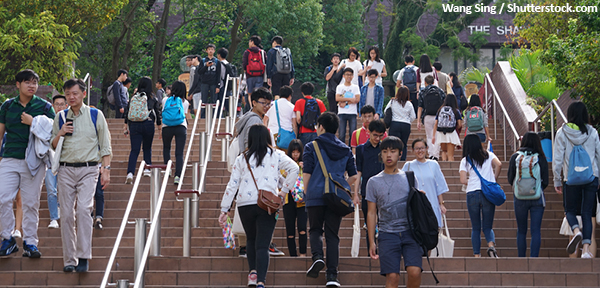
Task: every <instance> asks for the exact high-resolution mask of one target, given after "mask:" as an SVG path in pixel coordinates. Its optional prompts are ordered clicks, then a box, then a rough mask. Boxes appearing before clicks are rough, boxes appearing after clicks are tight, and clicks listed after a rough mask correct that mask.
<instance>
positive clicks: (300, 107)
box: [294, 96, 327, 133]
mask: <svg viewBox="0 0 600 288" xmlns="http://www.w3.org/2000/svg"><path fill="white" fill-rule="evenodd" d="M305 98H306V99H312V98H313V97H312V96H306V97H305ZM305 104H306V100H304V98H302V99H299V100H298V101H296V104H295V105H294V112H296V111H300V116H303V115H304V106H305ZM317 104H318V105H319V110H321V113H324V112H325V111H327V109H326V108H325V104H324V103H323V101H321V100H319V99H317ZM298 127H299V131H298V132H299V133H316V132H317V130H315V129H309V128H306V127H304V126H302V125H298Z"/></svg>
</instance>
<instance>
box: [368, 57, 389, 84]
mask: <svg viewBox="0 0 600 288" xmlns="http://www.w3.org/2000/svg"><path fill="white" fill-rule="evenodd" d="M369 65H371V69H375V70H377V72H379V75H377V79H376V80H375V83H377V84H379V85H381V84H382V83H383V79H381V72H382V71H383V67H385V62H384V61H383V59H381V58H380V59H379V62H377V61H373V60H371V59H369V60H365V62H363V66H365V69H366V67H367V66H369ZM367 72H369V71H367ZM365 75H366V74H365ZM365 79H367V80H365V85H367V84H368V83H369V82H370V81H369V76H368V75H366V78H365Z"/></svg>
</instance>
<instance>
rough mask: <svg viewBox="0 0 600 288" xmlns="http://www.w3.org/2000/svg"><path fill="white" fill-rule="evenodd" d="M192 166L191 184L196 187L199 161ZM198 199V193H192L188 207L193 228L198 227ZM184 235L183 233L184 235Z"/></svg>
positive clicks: (198, 175)
mask: <svg viewBox="0 0 600 288" xmlns="http://www.w3.org/2000/svg"><path fill="white" fill-rule="evenodd" d="M205 143H206V142H205ZM192 167H193V168H192V173H194V176H193V177H192V184H193V185H194V186H193V187H194V188H196V187H198V185H200V183H199V182H200V180H199V179H198V178H199V177H200V166H199V163H194V166H192ZM199 199H200V198H199V197H198V194H194V195H193V196H192V203H191V207H190V208H191V210H192V211H191V213H190V215H189V216H190V225H191V227H194V228H198V212H199V210H198V209H199V208H198V201H199ZM184 203H185V202H184ZM184 217H185V215H184ZM190 235H191V234H190ZM184 237H185V235H184ZM190 237H191V236H190ZM190 241H191V240H190Z"/></svg>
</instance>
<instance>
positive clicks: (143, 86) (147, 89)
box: [137, 76, 154, 98]
mask: <svg viewBox="0 0 600 288" xmlns="http://www.w3.org/2000/svg"><path fill="white" fill-rule="evenodd" d="M142 92H144V93H146V96H148V98H150V97H154V92H153V91H152V79H150V77H148V76H144V77H142V79H140V82H138V86H137V93H142Z"/></svg>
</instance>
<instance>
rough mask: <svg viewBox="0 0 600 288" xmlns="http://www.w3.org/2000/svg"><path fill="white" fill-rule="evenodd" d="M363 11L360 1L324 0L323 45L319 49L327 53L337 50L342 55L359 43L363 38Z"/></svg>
mask: <svg viewBox="0 0 600 288" xmlns="http://www.w3.org/2000/svg"><path fill="white" fill-rule="evenodd" d="M363 11H364V8H363V6H362V5H361V3H360V1H354V0H345V1H336V0H324V1H323V13H324V18H323V45H322V46H321V47H320V51H322V52H326V53H328V54H333V53H335V52H338V53H341V54H342V55H343V54H344V53H345V52H346V51H348V48H350V47H356V46H358V45H359V44H361V43H362V41H363V39H365V35H364V25H363V21H362V19H361V17H362V15H363ZM327 60H329V59H327ZM327 64H329V61H327Z"/></svg>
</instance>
